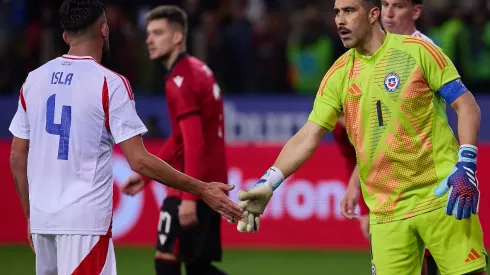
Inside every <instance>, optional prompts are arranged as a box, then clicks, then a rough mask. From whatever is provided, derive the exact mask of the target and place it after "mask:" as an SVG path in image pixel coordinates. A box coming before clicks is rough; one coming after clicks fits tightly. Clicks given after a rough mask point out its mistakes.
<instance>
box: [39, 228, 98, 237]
mask: <svg viewBox="0 0 490 275" xmlns="http://www.w3.org/2000/svg"><path fill="white" fill-rule="evenodd" d="M31 234H43V235H94V236H105V235H107V229H106V230H100V231H99V230H93V231H89V230H79V229H74V230H67V229H60V230H53V229H50V230H47V229H32V228H31Z"/></svg>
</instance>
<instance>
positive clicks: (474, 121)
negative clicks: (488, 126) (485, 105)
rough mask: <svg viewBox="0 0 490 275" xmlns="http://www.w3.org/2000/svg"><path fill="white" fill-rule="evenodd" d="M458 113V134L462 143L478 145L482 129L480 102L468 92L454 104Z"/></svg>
mask: <svg viewBox="0 0 490 275" xmlns="http://www.w3.org/2000/svg"><path fill="white" fill-rule="evenodd" d="M452 107H453V108H454V111H455V112H456V114H457V115H458V136H459V143H460V144H471V145H475V146H476V145H477V143H478V133H479V131H480V120H481V113H480V108H479V107H478V104H477V103H476V101H475V100H474V98H473V96H472V95H471V94H470V93H469V92H468V93H466V94H464V95H462V96H461V97H460V98H458V99H457V100H456V101H455V104H454V105H453V106H452Z"/></svg>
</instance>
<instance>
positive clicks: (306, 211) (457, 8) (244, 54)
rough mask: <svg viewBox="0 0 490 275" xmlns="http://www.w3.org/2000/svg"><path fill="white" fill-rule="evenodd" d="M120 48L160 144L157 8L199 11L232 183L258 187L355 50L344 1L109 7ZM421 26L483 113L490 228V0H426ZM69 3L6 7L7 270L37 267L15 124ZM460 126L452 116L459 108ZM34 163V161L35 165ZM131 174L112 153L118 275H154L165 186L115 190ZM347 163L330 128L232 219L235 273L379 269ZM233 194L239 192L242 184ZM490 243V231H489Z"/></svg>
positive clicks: (1, 28)
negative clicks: (346, 209) (255, 226)
mask: <svg viewBox="0 0 490 275" xmlns="http://www.w3.org/2000/svg"><path fill="white" fill-rule="evenodd" d="M104 2H105V3H106V14H107V17H108V21H109V25H110V30H111V34H110V44H111V55H110V57H109V58H105V59H104V60H103V63H104V65H106V66H108V67H110V68H111V69H113V70H115V71H117V72H119V73H121V74H124V75H125V76H127V77H128V79H129V80H130V81H131V83H132V86H133V90H134V91H135V98H136V102H137V109H138V113H139V114H140V116H141V117H142V118H143V119H144V121H145V124H146V125H147V126H148V128H149V130H150V131H149V133H148V134H147V135H146V137H145V143H146V144H147V146H148V148H149V150H150V151H155V150H157V149H158V146H159V145H160V144H161V143H162V142H163V140H164V139H165V138H166V137H167V136H168V134H169V132H170V127H169V123H168V116H167V113H166V105H165V101H164V100H165V97H164V93H163V89H162V83H163V79H162V75H161V70H160V69H159V68H158V66H156V65H155V64H152V63H151V62H150V61H148V59H147V53H146V49H145V45H144V38H145V33H144V22H143V20H142V16H143V15H144V13H145V12H146V11H148V10H149V9H150V8H152V7H154V6H155V5H159V4H177V5H181V6H182V7H184V8H185V9H186V10H187V12H188V13H189V21H190V26H189V39H188V51H189V52H190V53H192V54H194V55H196V56H197V57H198V58H200V59H202V60H203V61H205V62H207V63H208V65H209V66H210V67H211V68H212V69H213V70H214V72H215V74H216V77H217V80H218V83H219V85H220V87H221V90H222V94H223V97H224V99H225V120H226V138H227V142H228V156H229V165H230V171H229V180H230V183H234V184H236V185H237V187H238V188H247V186H249V185H250V184H253V183H254V182H255V181H256V180H257V178H258V177H260V176H261V174H262V173H263V171H264V170H265V169H266V168H267V167H269V165H270V164H271V163H272V162H273V160H274V159H275V157H276V156H277V154H278V152H279V150H280V148H281V145H282V144H283V143H284V141H285V140H287V139H288V138H289V137H290V136H291V135H293V134H294V133H295V131H297V129H298V128H299V127H301V125H302V124H303V123H304V121H305V120H306V118H307V116H308V113H309V111H310V109H311V106H312V102H313V98H314V94H315V93H316V88H317V85H318V83H319V82H320V80H321V78H322V76H323V74H324V73H325V72H326V70H327V69H328V68H329V66H330V65H331V64H332V63H333V61H335V59H336V58H337V57H338V56H339V55H340V54H341V53H342V52H344V51H345V49H344V48H343V47H342V45H341V44H340V41H339V39H338V37H337V34H336V30H335V25H334V22H333V16H332V12H331V10H332V3H333V1H299V0H275V1H274V0H248V1H247V0H241V1H232V0H207V1H205V0H201V1H199V0H187V1H178V0H172V1H171V0H168V1H165V0H160V1H156V0H152V1H150V0H140V1H137V0H122V1H104ZM425 2H426V4H425V10H424V14H423V18H422V19H421V20H420V21H419V24H418V28H419V30H421V31H422V32H424V33H426V34H427V35H429V36H430V37H431V38H432V39H433V40H434V41H435V43H436V44H437V45H439V46H440V47H441V48H442V49H443V50H444V51H445V53H446V54H447V55H448V56H450V57H451V59H452V60H453V61H454V63H455V64H456V66H457V67H458V69H459V71H460V73H461V74H462V75H463V79H464V81H465V83H466V84H467V86H468V87H469V88H470V89H471V91H472V92H474V93H475V95H476V97H477V101H478V103H479V104H480V107H481V109H482V124H481V125H482V129H481V132H480V140H481V142H480V144H479V148H480V154H479V163H478V166H479V171H478V177H479V180H480V189H481V191H482V202H481V205H480V210H481V215H480V217H481V220H482V224H483V229H484V232H486V230H487V229H488V228H489V227H490V218H489V216H488V215H489V209H490V203H489V199H488V198H487V197H488V194H489V193H490V187H489V186H488V182H490V171H489V170H488V169H486V167H488V166H489V165H490V129H489V127H488V125H490V119H489V117H490V93H489V92H490V91H489V88H488V87H490V85H489V84H490V66H489V64H490V20H489V16H488V15H489V7H490V1H480V0H472V1H470V0H465V1H444V0H432V1H425ZM60 3H61V1H35V0H31V1H29V0H3V1H0V110H1V114H2V115H1V116H0V156H1V157H0V173H1V175H3V180H2V183H1V186H2V191H1V192H0V213H1V215H2V222H1V223H0V224H1V226H0V274H34V272H33V267H34V256H33V254H32V253H31V252H30V250H29V248H28V247H27V245H26V239H25V234H26V231H25V229H26V224H25V220H24V217H23V214H22V210H21V207H20V203H19V202H18V198H17V195H16V192H15V187H14V184H13V182H12V179H11V175H10V171H9V164H8V156H9V152H10V140H11V135H10V133H9V132H8V125H9V123H10V120H11V118H12V116H13V114H14V112H15V110H16V108H17V99H18V90H19V88H20V86H21V85H22V83H23V81H24V79H25V77H26V75H27V73H28V72H29V71H30V70H33V69H35V68H36V67H38V66H39V65H41V64H43V63H44V62H46V61H48V60H49V59H52V58H54V57H56V56H59V55H61V54H63V53H65V52H66V50H67V47H66V45H64V44H63V41H62V39H61V29H60V26H59V23H58V20H57V9H58V7H59V5H60ZM448 115H449V120H450V123H451V125H452V126H453V128H454V130H456V127H455V122H456V120H455V115H454V113H453V112H452V111H451V110H448ZM30 165H36V164H30ZM130 174H131V171H130V170H129V167H128V165H127V163H126V162H125V160H124V158H123V157H122V155H121V154H120V152H119V151H118V148H116V150H115V151H114V178H115V187H114V191H115V192H114V193H115V204H114V213H115V217H114V238H115V244H116V249H117V255H118V256H117V257H118V267H119V272H120V274H152V268H153V267H152V264H153V263H152V254H153V252H152V246H153V243H154V242H155V239H156V234H155V232H154V229H155V228H156V224H157V222H158V207H159V205H160V203H161V201H162V199H163V198H164V197H165V194H166V192H165V188H164V187H162V186H161V185H159V184H156V183H153V184H152V185H151V186H150V187H149V188H146V190H145V192H144V193H143V194H141V195H138V196H136V197H133V198H130V197H127V196H123V195H121V194H120V193H119V191H118V189H117V186H118V185H120V184H121V183H122V182H124V180H125V179H126V178H127V177H128V176H129V175H130ZM346 180H347V171H346V170H345V167H344V163H343V159H342V157H341V155H340V152H339V151H338V148H337V147H336V145H335V144H334V143H333V142H332V138H331V136H330V135H329V136H327V137H326V138H325V141H324V143H322V145H321V146H320V147H319V148H318V150H317V151H316V152H315V154H314V156H313V158H312V159H311V160H310V161H308V163H307V164H306V165H305V166H304V167H303V168H301V169H300V170H299V171H298V173H296V174H295V175H294V176H293V177H292V178H290V179H288V181H287V182H286V183H285V184H284V186H283V187H281V188H280V189H278V191H279V192H276V194H275V196H274V198H273V201H272V203H271V204H270V206H269V207H268V209H267V212H266V214H265V217H264V219H263V222H262V230H261V232H260V233H258V234H253V235H248V234H238V233H237V232H236V231H235V227H234V226H233V225H229V224H227V223H226V222H224V223H223V242H224V246H225V253H224V263H223V264H221V266H222V267H224V268H225V269H226V270H227V271H229V272H230V274H251V273H252V274H271V273H273V274H286V275H287V274H298V273H300V272H303V273H306V274H369V270H370V256H369V245H368V242H367V241H366V240H365V239H363V237H362V236H361V232H360V230H359V226H358V223H357V222H355V221H347V220H345V219H343V218H342V217H341V215H340V210H339V202H340V200H341V199H342V196H343V193H344V191H345V184H346ZM230 196H231V197H232V198H233V199H236V192H232V193H231V194H230ZM485 243H486V245H487V247H488V246H489V245H490V238H489V236H488V235H485Z"/></svg>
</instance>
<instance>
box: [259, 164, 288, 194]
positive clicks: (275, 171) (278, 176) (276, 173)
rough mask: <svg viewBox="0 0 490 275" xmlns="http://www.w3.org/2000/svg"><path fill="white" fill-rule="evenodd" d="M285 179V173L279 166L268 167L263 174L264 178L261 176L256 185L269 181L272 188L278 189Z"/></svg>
mask: <svg viewBox="0 0 490 275" xmlns="http://www.w3.org/2000/svg"><path fill="white" fill-rule="evenodd" d="M283 181H284V175H283V174H282V172H281V170H279V168H277V167H271V168H269V169H267V171H266V172H265V174H264V175H263V176H262V178H260V180H259V181H258V182H257V184H255V186H258V185H262V184H264V183H265V182H267V184H269V186H270V187H271V188H272V190H276V189H277V187H279V186H280V185H281V183H282V182H283Z"/></svg>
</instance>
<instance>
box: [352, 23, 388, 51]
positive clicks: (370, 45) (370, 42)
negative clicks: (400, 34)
mask: <svg viewBox="0 0 490 275" xmlns="http://www.w3.org/2000/svg"><path fill="white" fill-rule="evenodd" d="M385 39H386V33H385V32H384V31H383V30H382V29H381V28H379V29H378V28H376V30H375V31H373V32H372V33H371V34H369V36H368V37H366V39H364V42H363V43H361V45H359V46H358V47H356V51H357V52H358V53H359V54H361V55H364V56H371V55H373V54H374V53H375V52H376V51H377V50H378V49H379V48H381V46H382V45H383V43H384V41H385Z"/></svg>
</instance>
